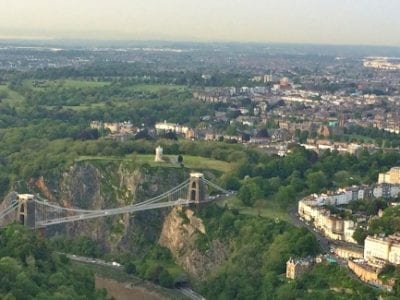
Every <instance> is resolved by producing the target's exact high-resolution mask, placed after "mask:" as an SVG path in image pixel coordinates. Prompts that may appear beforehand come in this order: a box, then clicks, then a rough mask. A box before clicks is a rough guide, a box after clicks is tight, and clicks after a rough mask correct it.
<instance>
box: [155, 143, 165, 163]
mask: <svg viewBox="0 0 400 300" xmlns="http://www.w3.org/2000/svg"><path fill="white" fill-rule="evenodd" d="M154 161H155V162H164V159H163V148H162V147H160V146H158V147H157V148H156V156H155V158H154Z"/></svg>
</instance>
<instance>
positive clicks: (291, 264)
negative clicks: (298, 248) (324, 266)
mask: <svg viewBox="0 0 400 300" xmlns="http://www.w3.org/2000/svg"><path fill="white" fill-rule="evenodd" d="M313 265H314V259H312V258H304V259H294V258H292V257H291V258H290V259H289V260H288V261H287V262H286V278H290V279H296V278H298V277H299V276H300V275H301V274H303V273H305V272H307V271H309V270H310V269H311V268H312V266H313Z"/></svg>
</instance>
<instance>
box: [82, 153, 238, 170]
mask: <svg viewBox="0 0 400 300" xmlns="http://www.w3.org/2000/svg"><path fill="white" fill-rule="evenodd" d="M164 158H165V160H170V162H155V161H154V155H153V154H133V155H127V156H124V157H119V156H81V157H79V158H78V159H77V160H76V161H90V160H92V161H93V160H99V161H132V162H137V163H139V164H144V163H146V164H149V165H150V166H152V167H156V166H157V167H158V166H159V167H166V168H180V166H179V165H178V164H177V163H175V161H176V158H177V156H176V155H164ZM183 164H184V166H185V168H187V169H193V170H215V171H219V172H222V173H226V172H229V171H230V170H231V169H232V167H233V164H231V163H228V162H225V161H220V160H215V159H210V158H205V157H200V156H190V155H183Z"/></svg>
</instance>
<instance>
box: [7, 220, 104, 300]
mask: <svg viewBox="0 0 400 300" xmlns="http://www.w3.org/2000/svg"><path fill="white" fill-rule="evenodd" d="M0 273H1V278H0V298H1V299H9V300H12V299H38V300H39V299H40V300H44V299H45V300H47V299H48V300H51V299H54V300H55V299H57V300H58V299H82V300H83V299H93V300H95V299H96V300H97V299H107V298H106V293H105V291H98V290H95V284H94V274H93V273H91V272H89V271H88V270H86V269H85V268H83V267H79V266H75V265H72V264H71V262H70V261H69V259H68V258H67V257H66V256H65V255H60V254H57V253H55V252H54V251H53V249H51V248H49V246H48V245H47V243H46V242H45V241H44V240H43V239H40V238H38V236H37V235H36V234H35V233H34V232H32V231H28V230H27V229H26V228H24V227H22V226H21V225H10V226H9V227H7V228H5V229H2V230H1V231H0Z"/></svg>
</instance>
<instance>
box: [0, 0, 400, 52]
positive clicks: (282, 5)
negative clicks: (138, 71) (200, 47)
mask: <svg viewBox="0 0 400 300" xmlns="http://www.w3.org/2000/svg"><path fill="white" fill-rule="evenodd" d="M0 4H1V7H2V9H1V11H0V38H2V39H54V38H66V39H112V40H116V39H120V40H135V39H146V40H152V39H160V40H187V41H238V42H278V43H282V42H283V43H322V44H368V45H394V46H400V19H399V18H398V12H399V11H400V2H399V1H396V0H383V1H382V0H380V1H378V0H363V1H347V0H335V1H334V0H327V1H319V0H297V1H290V0H281V1H263V0H250V1H243V0H219V1H212V0H203V1H197V0H189V1H187V0H174V1H171V0H168V1H161V0H148V1H140V0H133V1H128V0H115V1H95V0H84V1H78V0H70V1H66V0H61V1H50V0H37V1H28V0H21V1H11V0H2V1H1V2H0Z"/></svg>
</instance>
